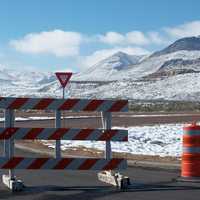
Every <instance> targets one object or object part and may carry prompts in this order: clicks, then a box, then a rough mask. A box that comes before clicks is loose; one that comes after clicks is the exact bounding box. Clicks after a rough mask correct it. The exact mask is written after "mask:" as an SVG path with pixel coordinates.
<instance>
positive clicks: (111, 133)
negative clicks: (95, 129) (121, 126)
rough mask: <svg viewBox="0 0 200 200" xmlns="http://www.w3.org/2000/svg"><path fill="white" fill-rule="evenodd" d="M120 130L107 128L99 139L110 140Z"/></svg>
mask: <svg viewBox="0 0 200 200" xmlns="http://www.w3.org/2000/svg"><path fill="white" fill-rule="evenodd" d="M117 132H118V130H105V132H104V133H103V135H101V136H100V137H99V138H98V140H102V141H109V140H111V138H112V137H113V136H115V135H116V134H117Z"/></svg>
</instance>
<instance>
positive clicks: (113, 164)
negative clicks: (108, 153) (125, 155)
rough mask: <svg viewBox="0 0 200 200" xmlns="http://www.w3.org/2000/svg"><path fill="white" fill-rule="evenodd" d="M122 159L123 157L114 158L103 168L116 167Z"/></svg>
mask: <svg viewBox="0 0 200 200" xmlns="http://www.w3.org/2000/svg"><path fill="white" fill-rule="evenodd" d="M122 161H123V159H117V158H116V159H115V158H113V159H112V160H110V161H109V162H108V164H106V165H105V166H104V167H103V170H110V169H115V168H116V167H117V166H118V165H119V164H120V163H121V162H122Z"/></svg>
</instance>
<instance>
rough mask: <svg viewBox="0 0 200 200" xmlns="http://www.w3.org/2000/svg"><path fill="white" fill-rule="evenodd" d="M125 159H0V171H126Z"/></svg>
mask: <svg viewBox="0 0 200 200" xmlns="http://www.w3.org/2000/svg"><path fill="white" fill-rule="evenodd" d="M126 168H127V161H126V160H125V159H119V158H113V159H97V158H25V157H13V158H4V157H0V169H33V170H39V169H52V170H117V169H126Z"/></svg>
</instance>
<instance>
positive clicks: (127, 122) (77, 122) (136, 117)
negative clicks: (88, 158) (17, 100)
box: [0, 112, 200, 128]
mask: <svg viewBox="0 0 200 200" xmlns="http://www.w3.org/2000/svg"><path fill="white" fill-rule="evenodd" d="M17 116H20V115H19V114H18V115H17ZM30 116H43V117H44V116H45V115H44V114H43V115H40V114H39V115H38V114H37V113H34V114H27V113H26V114H25V117H30ZM46 116H47V114H46ZM48 116H50V117H53V114H48ZM65 116H66V117H67V119H65V123H64V124H63V125H64V126H68V127H79V128H86V127H91V128H95V127H102V124H101V123H102V122H101V118H100V115H98V114H97V113H84V114H83V113H80V114H79V113H76V114H74V113H66V114H65ZM112 119H113V120H112V125H113V126H126V127H127V126H137V125H140V126H141V125H148V124H158V123H190V122H193V121H198V120H200V114H199V113H153V114H135V113H133V112H129V113H113V118H112ZM0 126H3V123H2V122H0ZM15 126H24V127H54V120H53V119H48V120H30V121H19V122H16V124H15Z"/></svg>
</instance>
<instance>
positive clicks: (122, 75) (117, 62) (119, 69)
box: [73, 52, 146, 81]
mask: <svg viewBox="0 0 200 200" xmlns="http://www.w3.org/2000/svg"><path fill="white" fill-rule="evenodd" d="M145 57H146V56H144V55H128V54H126V53H123V52H118V53H116V54H114V55H112V56H110V57H108V58H106V59H104V60H102V61H100V62H99V63H97V64H95V65H94V66H92V67H90V68H89V69H87V70H85V71H83V72H81V73H79V74H78V75H76V76H75V77H74V79H73V80H78V81H80V80H81V81H108V80H122V79H126V78H127V74H128V73H129V69H130V67H131V66H133V65H137V64H138V63H140V62H141V61H142V59H144V58H145Z"/></svg>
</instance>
